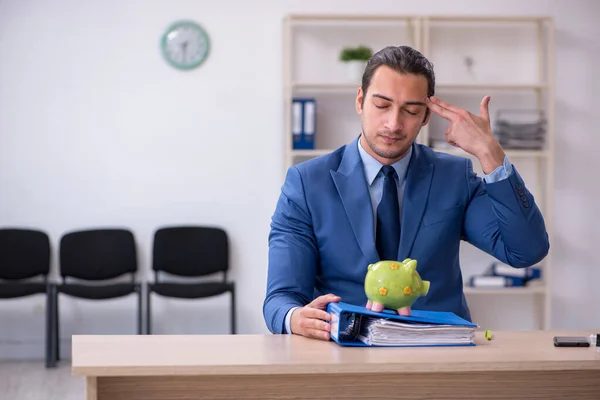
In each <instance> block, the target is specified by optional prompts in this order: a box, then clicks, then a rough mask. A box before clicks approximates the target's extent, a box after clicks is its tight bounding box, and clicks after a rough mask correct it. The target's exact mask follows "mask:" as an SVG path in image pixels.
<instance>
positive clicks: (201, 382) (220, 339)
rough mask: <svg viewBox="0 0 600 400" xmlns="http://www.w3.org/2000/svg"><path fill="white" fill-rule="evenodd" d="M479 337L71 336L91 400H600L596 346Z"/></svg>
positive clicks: (544, 334) (542, 337) (540, 338)
mask: <svg viewBox="0 0 600 400" xmlns="http://www.w3.org/2000/svg"><path fill="white" fill-rule="evenodd" d="M590 333H591V332H588V331H585V332H576V331H569V332H558V331H554V332H553V331H537V332H494V339H493V340H492V341H490V342H488V341H486V340H485V339H484V338H483V335H482V334H481V333H479V332H478V336H477V346H476V347H429V348H344V347H340V346H338V345H337V344H335V343H334V342H323V341H317V340H311V339H306V338H303V337H299V336H291V335H224V336H74V337H73V373H74V374H76V375H83V376H86V377H87V398H88V400H92V399H111V400H121V399H144V400H152V399H180V400H181V399H212V398H214V399H309V398H310V399H325V398H327V399H329V398H338V399H350V398H352V399H356V398H361V399H362V398H368V399H385V400H389V399H411V400H416V399H478V398H481V399H486V400H490V399H527V398H536V399H566V398H572V399H578V400H583V399H594V400H598V399H600V353H599V352H598V351H597V350H596V349H597V348H596V347H590V348H555V347H554V346H553V342H552V338H553V336H555V335H588V334H590Z"/></svg>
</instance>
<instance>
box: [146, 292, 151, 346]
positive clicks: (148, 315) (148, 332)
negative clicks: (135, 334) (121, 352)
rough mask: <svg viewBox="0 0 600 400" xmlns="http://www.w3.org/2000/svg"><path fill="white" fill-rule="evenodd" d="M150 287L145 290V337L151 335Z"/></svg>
mask: <svg viewBox="0 0 600 400" xmlns="http://www.w3.org/2000/svg"><path fill="white" fill-rule="evenodd" d="M151 292H152V291H151V290H150V286H148V287H147V288H146V335H152V308H151V306H150V297H151V296H150V294H151Z"/></svg>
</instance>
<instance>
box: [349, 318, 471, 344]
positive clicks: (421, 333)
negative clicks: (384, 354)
mask: <svg viewBox="0 0 600 400" xmlns="http://www.w3.org/2000/svg"><path fill="white" fill-rule="evenodd" d="M361 325H362V326H361V329H360V334H359V336H358V338H359V339H360V340H361V341H362V342H363V343H365V344H367V345H369V346H432V345H436V346H443V345H468V344H474V343H475V329H474V328H472V327H468V326H455V325H445V324H424V323H414V322H400V321H392V320H389V319H386V318H380V317H379V318H378V317H363V318H362V322H361Z"/></svg>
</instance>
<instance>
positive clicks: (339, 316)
mask: <svg viewBox="0 0 600 400" xmlns="http://www.w3.org/2000/svg"><path fill="white" fill-rule="evenodd" d="M327 312H328V313H330V314H331V331H330V337H331V339H332V340H333V341H335V342H336V343H338V344H339V345H341V346H355V347H381V346H386V347H431V346H475V341H474V338H475V328H477V327H478V325H477V324H475V323H473V322H470V321H467V320H465V319H463V318H461V317H459V316H457V315H456V314H454V313H451V312H444V311H426V310H411V315H410V316H403V315H399V314H397V313H395V312H393V311H391V310H384V311H382V312H374V311H371V310H368V309H367V308H366V307H361V306H356V305H352V304H347V303H344V302H338V303H329V305H328V306H327Z"/></svg>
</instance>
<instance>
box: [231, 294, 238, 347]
mask: <svg viewBox="0 0 600 400" xmlns="http://www.w3.org/2000/svg"><path fill="white" fill-rule="evenodd" d="M236 333H237V329H236V326H235V286H234V287H232V288H231V334H232V335H235V334H236Z"/></svg>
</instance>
